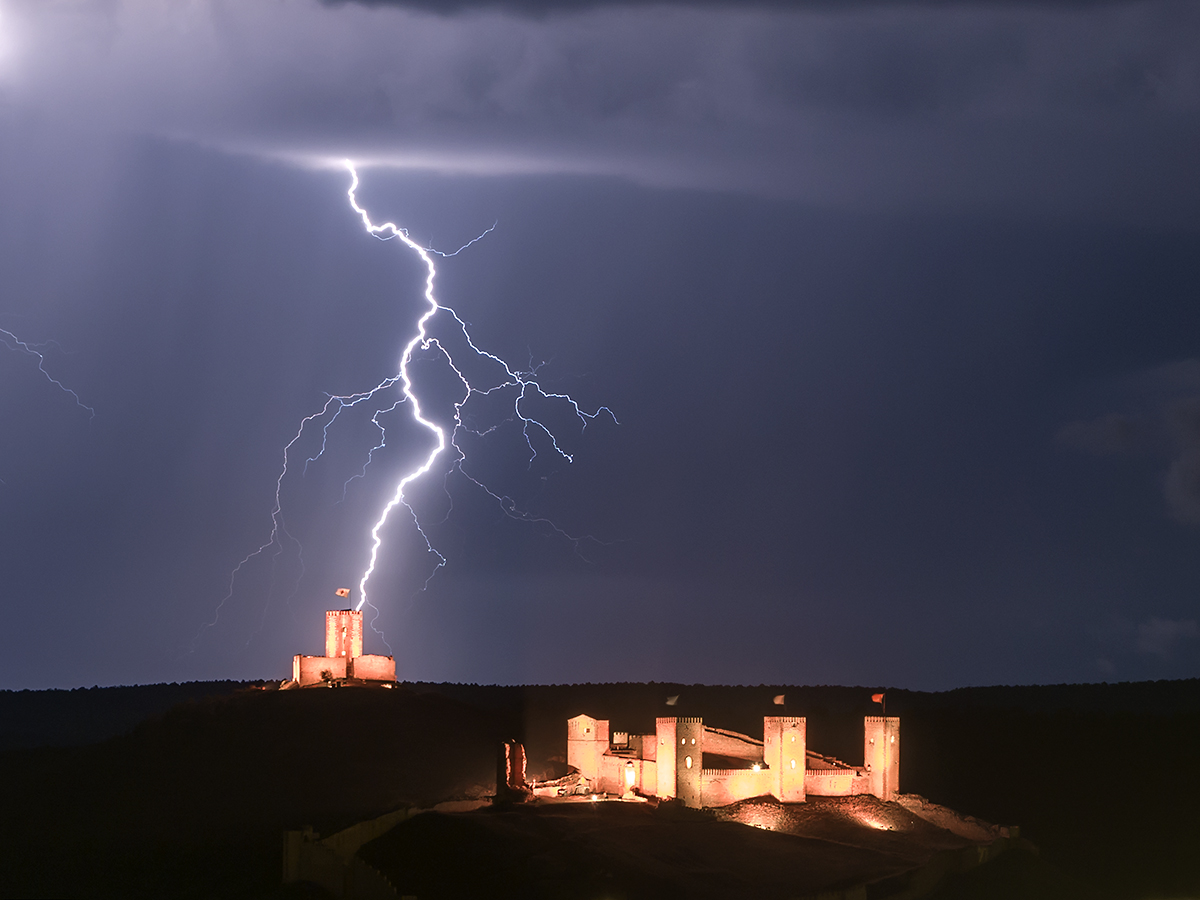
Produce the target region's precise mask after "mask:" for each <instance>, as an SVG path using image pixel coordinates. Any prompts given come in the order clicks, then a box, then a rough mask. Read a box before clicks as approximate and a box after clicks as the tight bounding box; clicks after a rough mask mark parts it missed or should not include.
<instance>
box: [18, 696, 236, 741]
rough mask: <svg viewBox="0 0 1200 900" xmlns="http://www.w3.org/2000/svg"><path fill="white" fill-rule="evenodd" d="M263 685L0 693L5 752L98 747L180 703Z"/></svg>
mask: <svg viewBox="0 0 1200 900" xmlns="http://www.w3.org/2000/svg"><path fill="white" fill-rule="evenodd" d="M258 683H259V682H244V681H188V682H184V683H183V684H174V683H172V684H139V685H126V686H122V687H103V688H102V687H93V688H75V689H74V690H70V691H65V690H51V691H0V750H19V749H22V748H25V747H77V746H80V745H82V744H95V743H97V742H99V741H103V740H107V739H108V738H111V737H116V736H117V735H119V734H125V733H126V732H127V731H129V730H130V729H132V728H133V727H134V726H135V725H137V724H138V723H139V722H142V721H144V720H145V719H148V718H150V717H151V716H156V715H159V714H160V713H165V712H166V711H167V710H168V709H170V708H171V707H173V706H175V705H177V704H179V703H184V702H186V701H188V700H201V699H203V698H205V697H220V696H225V695H228V694H232V693H234V692H235V691H239V690H242V689H244V688H247V687H250V686H251V685H252V684H258Z"/></svg>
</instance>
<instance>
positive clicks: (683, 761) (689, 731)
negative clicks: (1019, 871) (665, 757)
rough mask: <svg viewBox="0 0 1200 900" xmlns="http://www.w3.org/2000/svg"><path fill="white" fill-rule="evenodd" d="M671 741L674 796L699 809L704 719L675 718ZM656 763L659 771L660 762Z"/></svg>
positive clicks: (685, 804)
mask: <svg viewBox="0 0 1200 900" xmlns="http://www.w3.org/2000/svg"><path fill="white" fill-rule="evenodd" d="M672 743H673V745H674V747H675V796H676V797H678V798H679V799H680V800H682V801H683V805H684V806H690V807H692V808H693V809H699V808H700V807H701V806H703V805H704V804H703V799H702V797H701V790H700V772H701V769H702V768H703V766H704V720H703V719H699V718H682V717H681V718H677V719H676V720H675V739H674V741H673V742H672ZM660 760H661V757H660ZM658 765H659V767H660V769H659V770H660V771H661V766H662V762H661V761H660V762H659V763H658Z"/></svg>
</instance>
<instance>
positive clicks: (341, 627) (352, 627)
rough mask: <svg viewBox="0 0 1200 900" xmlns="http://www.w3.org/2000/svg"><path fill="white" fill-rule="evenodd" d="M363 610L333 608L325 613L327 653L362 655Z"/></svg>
mask: <svg viewBox="0 0 1200 900" xmlns="http://www.w3.org/2000/svg"><path fill="white" fill-rule="evenodd" d="M362 650H363V629H362V612H361V611H360V610H357V609H331V610H329V611H328V612H327V613H325V655H326V656H328V657H330V658H334V657H339V656H344V657H346V658H347V659H354V658H355V657H357V656H362Z"/></svg>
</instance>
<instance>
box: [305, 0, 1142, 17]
mask: <svg viewBox="0 0 1200 900" xmlns="http://www.w3.org/2000/svg"><path fill="white" fill-rule="evenodd" d="M320 2H321V3H322V4H323V5H325V6H346V5H347V4H354V5H356V6H373V7H376V6H396V7H402V8H405V9H420V10H423V11H427V12H433V13H438V14H440V15H458V14H460V13H463V12H467V11H470V10H477V9H481V10H502V11H503V12H505V13H508V14H511V15H521V16H544V15H549V14H552V13H574V12H581V11H586V10H589V9H595V8H597V7H601V6H607V7H625V8H630V9H636V8H638V7H649V6H686V7H691V8H694V9H704V8H706V7H722V6H725V7H728V6H734V5H737V6H741V7H743V8H745V7H761V8H764V9H772V10H779V11H784V12H794V11H796V10H821V11H825V10H838V11H846V10H852V9H878V8H881V7H882V8H886V7H897V6H908V7H911V6H921V7H928V8H934V9H944V8H949V7H972V6H977V7H995V6H1033V5H1039V6H1043V7H1051V8H1052V7H1061V8H1066V9H1087V8H1092V7H1102V6H1112V5H1116V4H1120V3H1132V2H1137V0H738V2H737V3H736V4H735V3H734V2H733V0H320Z"/></svg>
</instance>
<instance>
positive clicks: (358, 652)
mask: <svg viewBox="0 0 1200 900" xmlns="http://www.w3.org/2000/svg"><path fill="white" fill-rule="evenodd" d="M362 649H363V621H362V612H361V611H359V610H356V609H332V610H330V611H328V612H327V613H325V655H324V656H302V655H300V654H297V655H296V656H294V657H292V680H291V681H289V682H285V683H284V685H283V686H284V687H285V688H289V687H314V686H321V685H336V684H347V683H349V684H353V683H391V682H394V681H395V680H396V660H395V659H394V658H393V657H390V656H376V655H375V654H371V653H363V652H362Z"/></svg>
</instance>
